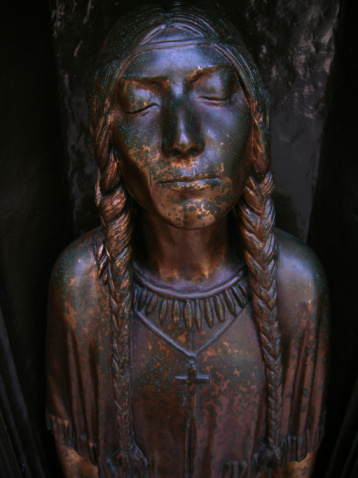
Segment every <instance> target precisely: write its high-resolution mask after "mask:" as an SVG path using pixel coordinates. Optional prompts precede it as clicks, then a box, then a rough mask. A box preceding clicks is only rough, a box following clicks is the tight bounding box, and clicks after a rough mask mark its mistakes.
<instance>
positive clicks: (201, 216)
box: [47, 4, 327, 478]
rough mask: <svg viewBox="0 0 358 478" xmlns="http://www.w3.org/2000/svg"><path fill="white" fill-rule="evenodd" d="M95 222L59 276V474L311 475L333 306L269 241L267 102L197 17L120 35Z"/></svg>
mask: <svg viewBox="0 0 358 478" xmlns="http://www.w3.org/2000/svg"><path fill="white" fill-rule="evenodd" d="M89 106H90V109H89V110H90V120H91V148H92V152H93V155H94V157H95V159H96V161H97V164H98V175H97V182H96V204H97V206H98V209H99V212H100V216H101V222H102V227H101V228H99V229H97V230H95V231H92V232H90V233H89V234H87V235H86V236H84V237H82V238H80V239H79V240H78V241H76V242H75V243H73V244H72V245H70V246H69V247H68V248H67V249H66V251H65V252H64V253H63V254H62V256H61V257H60V259H59V260H58V262H57V264H56V266H55V269H54V272H53V277H52V282H51V289H50V301H49V335H48V389H49V394H48V410H47V414H48V423H49V427H50V428H51V429H52V431H53V434H54V436H55V439H56V444H57V448H58V453H59V456H60V459H61V463H62V466H63V470H64V473H65V475H66V476H67V477H87V476H93V477H97V476H100V477H135V476H137V477H151V478H152V477H153V478H154V477H155V478H157V477H158V478H164V477H173V478H174V477H185V478H204V477H205V478H220V477H222V478H229V477H230V478H252V477H265V478H268V477H270V476H271V477H280V476H289V477H309V476H310V475H311V472H312V467H313V463H314V454H315V452H316V450H317V448H318V446H319V443H320V439H321V436H322V430H323V427H322V425H323V424H322V421H323V412H322V409H323V407H322V400H323V396H324V382H325V368H326V363H325V362H326V349H327V292H326V286H325V280H324V275H323V273H322V270H321V268H320V265H319V263H318V262H317V260H316V258H315V257H314V255H313V253H312V252H311V251H310V250H309V249H308V248H307V247H306V246H305V245H303V244H302V243H301V242H299V241H298V240H296V239H295V238H293V237H291V236H289V235H287V234H285V233H283V232H278V231H275V230H274V206H273V203H272V199H271V193H272V189H273V179H272V174H271V170H270V161H269V131H268V119H267V112H266V100H265V95H264V92H263V88H262V85H261V81H260V78H259V76H258V73H257V70H256V68H255V66H254V64H253V63H252V60H251V58H250V55H249V54H248V52H247V50H246V49H245V47H244V45H243V43H242V40H241V38H240V36H239V34H238V33H237V31H236V30H235V29H234V28H233V27H232V26H231V25H230V24H228V22H224V21H222V20H218V19H217V18H213V17H211V16H210V15H209V14H206V13H203V12H202V11H200V10H197V9H196V8H194V7H190V8H188V7H183V6H180V5H178V4H176V5H174V6H173V7H171V8H170V9H168V10H166V11H163V10H161V9H159V8H156V7H151V8H147V9H145V10H141V11H138V12H137V13H135V14H132V15H130V16H127V17H126V18H124V19H123V20H121V21H120V22H119V23H118V24H117V25H116V26H115V27H114V29H113V30H112V32H111V33H110V35H109V37H108V38H107V41H106V43H105V45H104V47H103V50H102V52H101V54H100V57H99V61H98V65H97V70H96V74H95V77H94V81H93V88H92V92H91V97H90V104H89Z"/></svg>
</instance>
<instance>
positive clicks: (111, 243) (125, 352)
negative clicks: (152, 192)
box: [95, 105, 147, 477]
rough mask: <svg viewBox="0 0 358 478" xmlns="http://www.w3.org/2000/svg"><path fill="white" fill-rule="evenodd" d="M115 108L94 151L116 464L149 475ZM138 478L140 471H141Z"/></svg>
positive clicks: (128, 225) (129, 212)
mask: <svg viewBox="0 0 358 478" xmlns="http://www.w3.org/2000/svg"><path fill="white" fill-rule="evenodd" d="M109 110H110V107H109V105H108V108H107V114H105V115H104V116H103V120H102V121H101V124H100V125H99V127H98V129H97V132H96V136H97V141H96V149H97V151H96V152H95V154H96V156H97V160H98V164H99V166H100V167H99V170H98V174H97V181H96V205H97V207H98V209H99V211H100V217H101V222H102V226H103V229H104V234H105V245H104V250H103V254H105V255H106V258H107V264H108V267H107V278H106V282H107V285H108V289H109V297H110V309H111V327H112V370H113V387H114V398H115V409H116V424H117V429H118V435H119V451H118V453H117V455H116V461H117V464H118V465H119V466H120V467H121V468H122V470H123V471H125V472H127V473H133V474H134V473H139V476H140V477H145V476H146V464H147V462H146V459H145V457H144V456H143V454H142V452H141V451H140V449H139V448H138V446H137V445H136V443H135V439H134V431H133V419H132V411H131V405H130V394H131V376H130V375H131V374H130V366H129V364H130V314H131V305H132V275H133V268H132V247H131V237H132V229H133V226H132V207H131V205H130V199H129V197H128V193H127V191H126V189H125V188H124V186H123V183H122V181H121V176H120V172H119V168H118V162H117V160H116V158H115V156H114V153H113V151H111V150H110V147H109V125H110V111H109ZM136 476H138V475H136Z"/></svg>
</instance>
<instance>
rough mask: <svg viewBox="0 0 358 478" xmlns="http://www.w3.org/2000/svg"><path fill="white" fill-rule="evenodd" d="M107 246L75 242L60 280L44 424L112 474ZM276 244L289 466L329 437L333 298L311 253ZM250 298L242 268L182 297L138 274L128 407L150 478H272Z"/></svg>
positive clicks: (96, 236)
mask: <svg viewBox="0 0 358 478" xmlns="http://www.w3.org/2000/svg"><path fill="white" fill-rule="evenodd" d="M100 240H101V233H100V231H99V230H96V231H94V232H91V233H89V234H87V235H86V236H84V237H82V238H81V239H79V240H78V241H76V242H75V243H73V244H72V245H71V246H69V247H68V248H67V250H66V251H65V252H64V253H63V254H62V256H61V257H60V258H59V260H58V262H57V264H56V267H55V269H54V272H53V277H52V282H51V288H50V303H49V315H50V318H49V320H50V322H49V331H48V360H49V363H48V386H49V392H48V409H47V418H48V426H49V428H51V429H52V432H53V434H54V436H55V439H56V441H57V442H58V443H60V444H62V445H64V446H68V447H70V448H73V449H74V450H75V451H76V452H77V453H78V454H79V455H80V456H83V457H88V458H89V459H90V460H91V462H92V463H93V464H94V465H95V466H96V467H98V475H99V476H100V477H112V476H117V475H114V471H113V463H112V456H113V453H114V452H115V451H116V449H117V448H118V445H117V443H118V437H117V431H116V426H115V410H114V395H113V385H112V366H111V323H110V320H111V315H110V310H109V304H108V293H107V289H106V286H105V285H104V284H103V282H102V280H101V278H99V277H98V269H97V264H96V258H95V251H96V247H97V244H98V242H99V241H100ZM278 240H279V251H280V256H279V263H278V280H277V288H278V313H279V322H280V328H281V334H282V357H283V410H282V423H281V447H282V450H283V456H284V462H289V461H299V460H302V459H303V458H304V457H305V456H306V454H307V453H309V452H314V451H316V450H317V448H318V446H319V443H320V440H321V436H322V431H323V427H322V423H323V411H322V409H323V407H322V400H323V396H324V386H323V384H324V379H325V368H326V349H327V293H326V289H325V280H324V276H323V273H322V270H321V267H320V265H319V263H318V262H317V260H316V259H315V257H314V256H313V254H312V252H311V251H310V250H309V249H308V248H307V247H306V246H305V245H303V244H302V243H301V242H300V241H298V240H296V239H295V238H293V237H291V236H289V235H287V234H284V233H281V232H280V233H279V234H278ZM249 290H250V289H249V286H248V279H247V271H246V269H245V268H242V269H241V270H238V271H237V273H236V274H235V275H234V276H233V277H232V278H231V279H229V280H228V281H226V282H225V283H222V284H218V285H217V286H216V288H215V290H214V289H212V290H208V291H206V292H205V293H201V295H200V296H198V295H195V294H194V293H192V294H188V295H186V296H185V297H182V296H181V295H180V294H179V293H178V292H177V291H175V287H172V288H171V287H170V286H168V288H167V289H166V290H162V289H161V288H160V286H159V285H157V284H155V283H153V281H152V280H151V279H150V278H149V277H147V276H145V275H143V274H142V273H141V272H140V271H138V270H135V277H134V300H133V303H134V306H133V313H132V318H131V324H132V325H131V327H132V332H131V334H132V335H131V358H132V360H131V363H132V365H131V373H132V400H131V403H132V409H133V417H134V431H135V437H136V442H137V444H138V446H139V447H140V449H141V450H142V451H143V453H144V454H145V456H146V457H147V459H148V470H149V476H150V477H151V478H164V477H166V478H168V477H178V478H179V477H192V478H203V477H205V478H218V477H223V478H229V477H230V478H250V477H260V476H266V475H265V473H266V472H265V470H261V469H260V467H259V465H258V463H257V458H258V454H259V451H260V447H261V446H262V443H263V440H264V437H265V433H266V425H265V412H266V406H265V399H266V393H265V373H264V364H263V361H262V354H261V350H260V345H259V341H258V334H257V330H256V327H255V323H254V320H253V312H252V308H251V298H250V293H249ZM117 473H118V471H117ZM119 476H121V475H119ZM123 476H124V475H123Z"/></svg>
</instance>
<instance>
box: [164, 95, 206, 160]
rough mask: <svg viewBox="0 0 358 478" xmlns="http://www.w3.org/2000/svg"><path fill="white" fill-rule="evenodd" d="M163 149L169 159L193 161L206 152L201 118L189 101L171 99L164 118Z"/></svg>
mask: <svg viewBox="0 0 358 478" xmlns="http://www.w3.org/2000/svg"><path fill="white" fill-rule="evenodd" d="M162 149H163V152H164V154H165V156H167V157H168V158H178V159H192V158H195V157H196V156H199V155H200V154H201V153H202V152H203V150H204V140H203V137H202V134H201V128H200V123H199V118H198V117H197V115H196V114H195V112H194V110H193V107H192V105H191V104H190V100H189V99H185V98H181V99H173V98H172V99H171V101H170V104H169V105H168V108H167V109H166V111H165V114H164V118H163V138H162Z"/></svg>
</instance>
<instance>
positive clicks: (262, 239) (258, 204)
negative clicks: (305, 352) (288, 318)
mask: <svg viewBox="0 0 358 478" xmlns="http://www.w3.org/2000/svg"><path fill="white" fill-rule="evenodd" d="M254 130H256V134H254V136H255V137H256V140H255V143H254V144H255V145H257V144H259V143H258V142H257V139H258V138H257V135H258V134H259V132H258V127H257V123H255V124H254ZM273 187H274V184H273V178H272V173H271V170H268V171H267V172H266V174H265V175H264V176H263V177H261V178H260V177H259V178H256V177H255V176H254V175H253V174H251V175H250V176H249V178H248V181H247V184H246V187H245V190H244V192H243V195H242V198H241V200H240V202H239V205H238V212H239V218H240V232H241V237H242V240H243V244H244V255H245V260H246V264H247V266H248V269H249V281H250V286H251V291H252V304H253V309H254V315H255V321H256V324H257V328H258V331H259V339H260V345H261V350H262V356H263V360H264V364H265V375H266V387H267V401H266V406H267V412H266V427H267V432H266V440H267V443H266V449H265V450H264V451H263V453H262V454H261V457H260V462H261V463H262V464H263V465H276V466H277V465H280V463H281V450H280V446H279V445H280V443H279V442H280V424H281V407H282V360H281V349H280V342H281V335H280V330H279V323H278V317H277V291H276V269H277V264H276V261H277V243H276V236H275V232H274V225H275V210H274V206H273V201H272V198H271V194H272V191H273Z"/></svg>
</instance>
